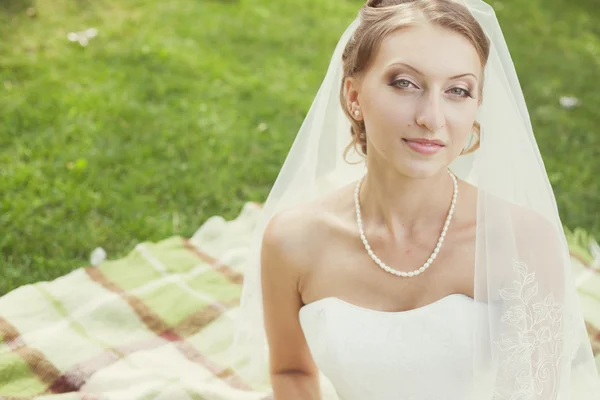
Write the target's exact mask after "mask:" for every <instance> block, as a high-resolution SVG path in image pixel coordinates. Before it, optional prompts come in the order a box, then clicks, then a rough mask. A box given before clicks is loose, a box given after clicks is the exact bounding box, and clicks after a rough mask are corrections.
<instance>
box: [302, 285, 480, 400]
mask: <svg viewBox="0 0 600 400" xmlns="http://www.w3.org/2000/svg"><path fill="white" fill-rule="evenodd" d="M474 303H475V302H474V301H473V299H472V298H470V297H468V296H466V295H463V294H451V295H449V296H446V297H444V298H442V299H440V300H438V301H436V302H434V303H431V304H428V305H426V306H423V307H420V308H417V309H414V310H408V311H400V312H385V311H376V310H371V309H367V308H363V307H359V306H357V305H354V304H350V303H348V302H345V301H343V300H341V299H338V298H335V297H327V298H324V299H321V300H318V301H315V302H313V303H310V304H307V305H305V306H303V307H302V308H301V309H300V314H299V317H300V323H301V325H302V330H303V332H304V335H305V337H306V340H307V342H308V346H309V348H310V351H311V354H312V356H313V358H314V360H315V362H316V364H317V366H318V367H319V370H320V371H321V373H322V374H323V375H325V376H326V377H327V378H328V379H329V380H330V382H331V384H332V385H333V387H334V388H335V391H336V392H337V395H338V396H339V399H340V400H467V399H470V398H471V386H472V380H473V358H472V333H473V328H472V321H473V318H474V312H475V310H474Z"/></svg>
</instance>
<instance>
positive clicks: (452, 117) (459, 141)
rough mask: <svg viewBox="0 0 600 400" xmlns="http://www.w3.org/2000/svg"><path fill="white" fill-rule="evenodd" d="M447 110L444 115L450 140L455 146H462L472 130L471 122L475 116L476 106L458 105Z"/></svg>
mask: <svg viewBox="0 0 600 400" xmlns="http://www.w3.org/2000/svg"><path fill="white" fill-rule="evenodd" d="M453 111H454V112H449V113H448V115H447V117H446V122H447V124H448V134H449V136H450V140H451V141H452V143H453V145H455V146H461V147H462V146H464V144H465V142H466V141H467V138H468V137H469V135H471V132H472V131H473V123H474V122H475V117H476V116H477V108H476V107H463V108H462V109H461V108H460V107H458V108H457V109H455V110H453Z"/></svg>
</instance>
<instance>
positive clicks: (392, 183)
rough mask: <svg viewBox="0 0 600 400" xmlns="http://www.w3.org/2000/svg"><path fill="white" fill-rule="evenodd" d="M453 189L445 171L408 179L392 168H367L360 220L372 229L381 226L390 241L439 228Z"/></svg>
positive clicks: (362, 186) (446, 211)
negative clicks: (361, 218)
mask: <svg viewBox="0 0 600 400" xmlns="http://www.w3.org/2000/svg"><path fill="white" fill-rule="evenodd" d="M453 190H454V184H453V182H452V178H451V177H450V176H449V174H448V172H447V171H446V170H445V169H444V170H441V171H440V172H439V173H438V174H436V175H434V176H431V177H428V178H410V177H407V176H406V175H403V174H401V173H399V172H398V171H395V170H393V169H391V168H381V169H377V168H375V169H372V168H371V167H369V172H368V173H367V175H366V176H365V178H364V180H363V182H362V185H361V189H360V193H359V201H360V208H361V213H362V217H363V220H364V221H366V223H368V224H369V225H371V226H373V225H376V226H382V227H383V228H384V229H385V231H387V233H386V234H389V235H391V238H392V240H402V238H403V237H404V236H405V235H407V234H408V235H410V234H411V233H412V232H414V231H415V230H419V229H423V228H424V229H427V228H431V227H432V226H433V227H441V226H442V225H443V223H444V220H445V219H446V216H447V214H448V210H449V208H450V202H451V200H452V193H453Z"/></svg>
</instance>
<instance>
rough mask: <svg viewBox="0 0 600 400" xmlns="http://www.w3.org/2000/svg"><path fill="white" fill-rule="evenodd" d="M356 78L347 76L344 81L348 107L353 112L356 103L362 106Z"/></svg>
mask: <svg viewBox="0 0 600 400" xmlns="http://www.w3.org/2000/svg"><path fill="white" fill-rule="evenodd" d="M358 83H359V82H358V80H357V79H356V78H346V81H345V82H344V95H345V97H346V109H347V110H348V111H349V112H351V111H352V106H353V104H354V103H356V105H358V106H359V107H360V101H359V85H358Z"/></svg>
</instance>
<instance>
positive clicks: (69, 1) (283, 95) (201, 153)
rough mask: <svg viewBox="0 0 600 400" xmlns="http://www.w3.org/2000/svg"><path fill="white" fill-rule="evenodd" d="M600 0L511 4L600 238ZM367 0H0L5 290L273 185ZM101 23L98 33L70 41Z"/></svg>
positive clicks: (523, 60)
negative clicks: (572, 100) (570, 102)
mask: <svg viewBox="0 0 600 400" xmlns="http://www.w3.org/2000/svg"><path fill="white" fill-rule="evenodd" d="M595 1H596V0H580V1H579V2H575V3H572V2H569V3H567V2H565V1H564V0H529V1H520V0H507V1H504V2H502V3H501V4H502V5H503V7H502V8H501V9H498V15H499V18H500V19H501V23H503V28H504V31H505V35H506V37H507V41H508V43H509V46H510V48H511V51H512V54H513V58H514V60H515V62H516V65H517V70H518V72H519V74H520V79H521V83H522V86H523V88H524V91H525V95H526V98H527V100H528V104H529V106H530V113H531V116H532V118H533V124H534V127H535V128H536V133H537V137H538V141H539V144H540V147H541V151H542V154H543V156H544V159H545V162H546V167H547V169H548V171H549V174H550V176H551V180H552V183H553V185H554V187H555V190H556V193H557V197H558V201H559V206H560V210H561V213H562V216H563V221H564V222H565V224H566V225H567V226H569V227H583V228H585V229H588V230H589V231H591V232H592V233H593V234H595V235H596V237H598V236H599V235H600V216H599V213H600V211H599V208H600V179H598V176H599V174H600V157H599V155H600V150H599V149H600V133H599V131H598V129H599V127H600V112H598V110H599V109H600V90H599V89H600V87H599V84H598V82H600V72H599V71H600V28H599V27H598V26H599V25H598V23H597V22H594V21H598V20H599V18H598V13H599V11H597V10H598V9H597V7H596V6H595V5H594V3H595ZM360 4H361V2H360V1H350V0H345V1H342V0H340V1H335V2H332V1H326V0H319V1H317V0H284V1H271V0H247V1H245V0H240V1H224V0H223V1H205V0H199V1H189V0H188V1H183V0H168V1H158V0H146V1H141V0H128V1H118V0H95V1H91V0H39V1H29V2H28V1H26V0H10V1H8V0H3V1H2V2H0V121H1V125H0V129H1V131H0V196H1V197H0V271H1V272H0V294H1V293H5V292H7V291H9V290H11V289H13V288H15V287H18V286H20V285H23V284H26V283H30V282H34V281H38V280H48V279H53V278H55V277H58V276H60V275H63V274H65V273H66V272H68V271H70V270H72V269H74V268H77V267H80V266H82V265H85V264H86V263H87V258H88V256H89V253H90V251H91V250H92V249H93V248H94V247H96V246H102V247H104V248H105V249H106V250H107V251H108V253H109V255H110V256H111V257H117V256H120V255H123V254H124V253H126V252H127V251H129V250H130V249H131V248H132V246H133V245H134V244H135V243H138V242H140V241H145V240H160V239H163V238H166V237H168V236H172V235H184V236H189V235H190V234H191V233H193V232H194V230H195V229H196V228H197V227H198V226H200V225H201V223H202V222H203V221H204V220H205V219H206V218H207V217H208V216H210V215H214V214H221V215H224V216H226V217H228V218H229V217H233V216H235V215H236V214H237V213H238V212H239V210H240V208H241V206H242V205H243V203H244V202H246V201H249V200H255V201H262V200H264V198H265V196H266V195H267V194H268V190H269V188H270V185H271V184H272V182H273V181H274V179H275V177H276V174H277V171H278V170H279V166H280V165H281V163H282V161H283V160H284V157H285V155H286V154H287V151H288V149H289V146H290V145H291V143H292V140H293V138H294V135H295V134H296V132H297V129H298V128H299V126H300V124H301V122H302V119H303V117H304V115H305V113H306V111H307V109H308V107H309V105H310V103H311V100H312V98H313V96H314V94H315V93H316V90H317V88H318V86H319V84H320V82H321V79H322V78H323V76H324V73H325V68H326V66H327V64H328V62H329V57H330V55H331V51H332V50H333V46H334V45H335V43H336V42H337V40H338V38H339V35H340V33H341V32H342V31H343V30H344V28H345V27H346V26H347V24H348V23H349V21H350V20H351V19H352V17H353V16H354V14H355V12H356V11H357V9H358V7H359V5H360ZM29 6H35V7H36V10H37V15H36V16H35V17H29V16H27V14H26V9H27V7H29ZM91 26H93V27H96V28H98V30H99V36H98V37H97V38H95V39H93V40H92V41H91V43H90V45H89V46H88V47H86V48H83V47H81V46H79V45H75V44H73V43H70V42H69V41H67V38H66V36H67V33H68V32H69V31H72V30H75V31H77V30H83V29H85V28H88V27H91ZM563 95H570V96H576V97H578V98H579V99H580V100H581V106H580V107H578V108H575V109H572V110H566V109H563V108H561V107H560V105H559V103H558V99H559V97H560V96H563ZM262 123H264V124H266V127H267V129H266V130H264V131H263V130H261V129H258V127H259V125H261V124H262Z"/></svg>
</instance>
